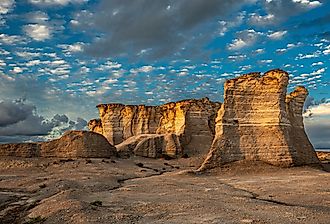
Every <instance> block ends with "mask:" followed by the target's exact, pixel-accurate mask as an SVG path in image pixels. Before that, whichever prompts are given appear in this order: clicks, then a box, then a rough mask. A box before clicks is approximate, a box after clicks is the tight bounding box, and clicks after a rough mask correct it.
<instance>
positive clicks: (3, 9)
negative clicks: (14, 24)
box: [0, 0, 15, 14]
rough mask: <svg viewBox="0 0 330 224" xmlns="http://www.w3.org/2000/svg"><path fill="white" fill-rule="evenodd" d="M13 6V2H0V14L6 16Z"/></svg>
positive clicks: (4, 0)
mask: <svg viewBox="0 0 330 224" xmlns="http://www.w3.org/2000/svg"><path fill="white" fill-rule="evenodd" d="M14 5H15V1H14V0H1V1H0V14H7V13H8V12H9V11H10V10H12V8H13V7H14Z"/></svg>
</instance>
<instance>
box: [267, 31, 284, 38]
mask: <svg viewBox="0 0 330 224" xmlns="http://www.w3.org/2000/svg"><path fill="white" fill-rule="evenodd" d="M287 32H288V31H286V30H282V31H276V32H272V33H270V34H268V35H267V37H269V38H270V39H272V40H280V39H282V38H283V37H284V36H285V34H287Z"/></svg>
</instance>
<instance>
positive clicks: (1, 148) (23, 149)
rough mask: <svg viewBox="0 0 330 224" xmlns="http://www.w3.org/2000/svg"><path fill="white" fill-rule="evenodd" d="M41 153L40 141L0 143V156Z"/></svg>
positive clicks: (28, 156) (35, 155) (33, 155)
mask: <svg viewBox="0 0 330 224" xmlns="http://www.w3.org/2000/svg"><path fill="white" fill-rule="evenodd" d="M39 155H40V147H39V144H38V143H17V144H0V156H17V157H26V158H30V157H38V156H39Z"/></svg>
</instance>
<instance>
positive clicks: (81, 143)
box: [0, 131, 117, 158]
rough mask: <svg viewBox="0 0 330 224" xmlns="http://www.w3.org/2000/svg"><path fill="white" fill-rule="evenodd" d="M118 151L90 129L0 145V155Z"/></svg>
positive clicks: (108, 153) (77, 154)
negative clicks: (48, 139)
mask: <svg viewBox="0 0 330 224" xmlns="http://www.w3.org/2000/svg"><path fill="white" fill-rule="evenodd" d="M116 153H117V151H116V148H115V147H114V146H112V145H111V144H109V142H108V141H107V139H106V138H104V136H103V135H100V134H97V133H94V132H88V131H68V132H66V133H65V134H64V135H63V136H62V137H61V138H59V139H56V140H53V141H49V142H40V143H19V144H3V145H0V156H17V157H61V158H79V157H80V158H84V157H90V158H98V157H100V158H104V157H105V158H107V157H111V156H115V155H116Z"/></svg>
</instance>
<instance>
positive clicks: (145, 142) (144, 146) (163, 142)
mask: <svg viewBox="0 0 330 224" xmlns="http://www.w3.org/2000/svg"><path fill="white" fill-rule="evenodd" d="M116 148H117V150H118V153H119V155H121V156H130V155H131V154H132V153H134V154H135V155H137V156H143V157H149V158H159V157H163V156H170V157H173V158H174V157H176V156H177V155H181V154H182V151H183V149H182V147H181V143H180V139H179V137H178V136H177V135H175V134H142V135H137V136H132V137H130V138H128V139H127V140H125V141H124V142H122V143H120V144H118V145H116Z"/></svg>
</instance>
